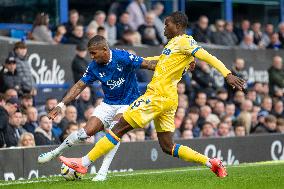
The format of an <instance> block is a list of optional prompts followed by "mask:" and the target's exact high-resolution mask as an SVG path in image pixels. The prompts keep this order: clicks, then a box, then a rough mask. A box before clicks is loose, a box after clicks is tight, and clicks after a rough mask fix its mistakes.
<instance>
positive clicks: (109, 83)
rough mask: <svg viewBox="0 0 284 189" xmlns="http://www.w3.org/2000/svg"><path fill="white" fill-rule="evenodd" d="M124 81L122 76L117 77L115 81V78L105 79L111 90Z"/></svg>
mask: <svg viewBox="0 0 284 189" xmlns="http://www.w3.org/2000/svg"><path fill="white" fill-rule="evenodd" d="M124 82H125V79H124V78H123V77H121V78H119V79H118V80H117V81H116V80H108V81H107V86H109V88H110V89H111V90H113V89H114V88H116V87H117V88H118V87H120V86H121V85H123V83H124Z"/></svg>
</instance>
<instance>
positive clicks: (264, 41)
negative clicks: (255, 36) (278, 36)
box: [261, 24, 274, 47]
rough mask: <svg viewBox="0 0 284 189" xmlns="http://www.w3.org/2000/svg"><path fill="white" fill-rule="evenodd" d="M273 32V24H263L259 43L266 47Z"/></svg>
mask: <svg viewBox="0 0 284 189" xmlns="http://www.w3.org/2000/svg"><path fill="white" fill-rule="evenodd" d="M273 33H274V26H273V24H266V25H265V31H264V33H263V36H262V40H261V44H263V46H264V47H267V46H268V45H269V43H270V38H271V36H272V34H273Z"/></svg>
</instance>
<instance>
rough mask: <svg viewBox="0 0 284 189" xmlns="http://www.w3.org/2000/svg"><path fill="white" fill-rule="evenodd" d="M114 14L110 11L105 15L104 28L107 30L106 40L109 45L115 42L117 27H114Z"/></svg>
mask: <svg viewBox="0 0 284 189" xmlns="http://www.w3.org/2000/svg"><path fill="white" fill-rule="evenodd" d="M116 20H117V18H116V15H115V14H113V13H111V14H109V15H108V17H107V22H106V24H105V28H106V31H107V39H108V40H107V41H108V43H109V45H110V46H113V45H114V44H115V43H116V42H117V27H116Z"/></svg>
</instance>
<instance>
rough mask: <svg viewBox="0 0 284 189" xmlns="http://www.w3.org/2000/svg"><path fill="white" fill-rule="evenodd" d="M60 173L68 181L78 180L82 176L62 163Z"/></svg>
mask: <svg viewBox="0 0 284 189" xmlns="http://www.w3.org/2000/svg"><path fill="white" fill-rule="evenodd" d="M61 175H62V176H63V177H64V178H65V179H66V180H68V181H72V180H80V179H81V178H82V177H83V174H81V173H78V172H77V171H75V170H74V169H71V168H69V167H68V166H67V165H65V164H64V163H63V164H62V165H61Z"/></svg>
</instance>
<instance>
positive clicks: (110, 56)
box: [106, 50, 112, 66]
mask: <svg viewBox="0 0 284 189" xmlns="http://www.w3.org/2000/svg"><path fill="white" fill-rule="evenodd" d="M111 61H112V51H111V50H109V61H108V63H107V64H106V66H107V65H109V63H111Z"/></svg>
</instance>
